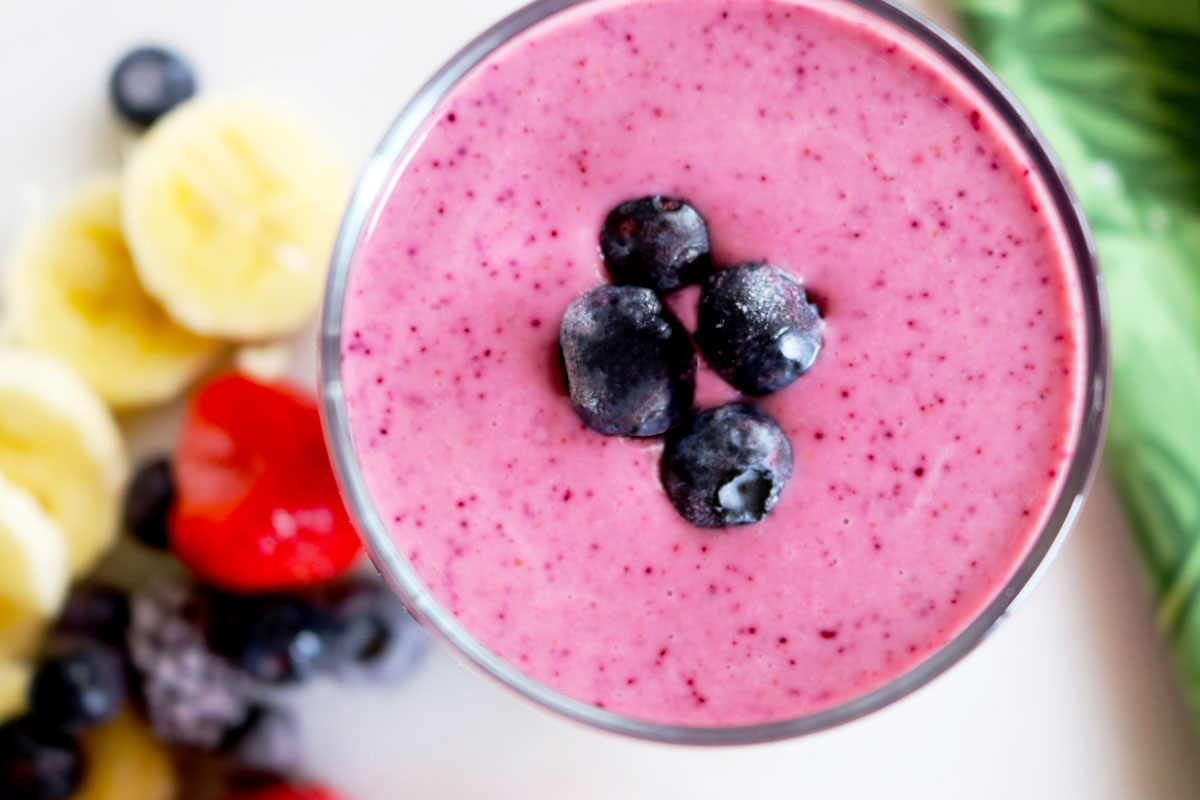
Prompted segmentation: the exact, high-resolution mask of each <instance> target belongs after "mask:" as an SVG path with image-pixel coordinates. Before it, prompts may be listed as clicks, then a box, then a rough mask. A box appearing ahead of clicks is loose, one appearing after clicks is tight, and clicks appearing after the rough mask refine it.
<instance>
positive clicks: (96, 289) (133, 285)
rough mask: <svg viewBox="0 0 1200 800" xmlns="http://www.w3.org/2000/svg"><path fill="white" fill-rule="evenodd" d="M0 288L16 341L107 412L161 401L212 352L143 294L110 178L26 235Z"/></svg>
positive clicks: (213, 346) (212, 345)
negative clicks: (56, 363)
mask: <svg viewBox="0 0 1200 800" xmlns="http://www.w3.org/2000/svg"><path fill="white" fill-rule="evenodd" d="M5 284H6V286H5V288H6V298H7V308H8V320H7V326H8V327H9V329H10V332H11V333H12V334H13V336H14V337H15V338H16V340H17V341H18V342H19V343H21V344H22V345H24V346H27V347H30V348H33V349H36V350H43V351H46V352H48V353H53V354H54V355H56V356H58V357H60V358H62V359H63V360H65V361H66V362H67V363H69V364H70V365H71V366H72V367H74V368H75V369H76V370H77V371H78V372H79V373H80V374H81V375H83V377H84V379H85V380H87V382H88V383H90V384H91V385H92V386H94V387H95V388H96V390H97V391H98V392H99V393H100V395H101V396H102V397H103V398H104V399H105V400H106V401H108V403H109V404H110V405H112V406H113V407H115V408H130V407H136V406H144V405H150V404H153V403H161V402H164V401H167V400H170V399H171V398H173V397H175V396H176V395H178V394H180V393H181V392H182V391H183V389H184V388H185V387H186V386H187V385H188V384H189V383H191V382H192V380H194V379H195V378H196V377H197V376H198V375H199V374H200V373H201V372H202V371H203V370H204V369H205V367H207V366H208V365H209V364H210V363H211V362H212V361H213V359H214V357H215V356H216V355H217V352H218V349H219V347H220V344H219V343H218V342H217V341H215V340H213V339H207V338H204V337H201V336H197V335H196V334H194V333H192V332H191V331H188V330H186V329H185V328H183V327H181V326H180V325H179V324H177V323H176V322H175V321H174V320H172V319H171V318H170V317H169V316H167V313H166V311H165V310H163V307H162V306H161V305H160V304H159V303H158V302H157V301H155V300H154V299H153V298H152V297H150V295H148V294H147V293H146V291H145V290H144V289H142V286H141V283H140V282H139V280H138V276H137V272H136V271H135V270H134V267H133V261H132V259H131V258H130V255H129V249H128V248H127V247H126V246H125V239H124V237H123V236H122V235H121V215H120V182H119V181H118V180H117V179H116V178H99V179H96V180H93V181H91V182H88V183H86V184H84V185H83V186H81V187H80V188H79V189H78V190H77V191H76V192H75V193H73V194H72V195H71V196H70V197H69V198H68V199H67V201H66V202H65V203H63V205H62V206H61V207H60V208H59V209H58V210H57V211H56V212H55V213H53V214H52V215H51V216H49V217H48V218H47V219H45V220H44V221H42V222H41V223H40V224H38V225H35V226H33V227H32V228H30V229H29V231H28V232H27V233H26V234H25V236H23V237H22V238H21V240H20V241H19V242H18V244H17V246H16V249H15V250H14V251H13V255H12V258H11V259H10V263H9V264H8V269H7V275H6V281H5Z"/></svg>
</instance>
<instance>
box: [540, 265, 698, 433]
mask: <svg viewBox="0 0 1200 800" xmlns="http://www.w3.org/2000/svg"><path fill="white" fill-rule="evenodd" d="M559 345H560V346H561V348H562V359H563V366H564V367H565V370H566V376H567V390H568V393H569V394H570V398H571V405H572V406H574V408H575V411H576V413H578V414H579V417H580V419H582V420H583V421H584V423H585V424H586V425H587V426H588V427H590V428H592V429H594V430H597V431H599V432H600V433H604V434H609V435H622V436H656V435H658V434H660V433H663V432H664V431H666V430H667V429H669V428H671V427H673V426H675V425H677V424H678V423H679V422H680V421H681V420H682V419H683V417H684V415H685V414H687V412H688V409H690V408H691V406H692V398H693V396H694V395H695V390H696V356H695V352H694V351H693V349H692V343H691V340H690V339H689V338H688V334H687V331H686V330H684V328H683V326H682V325H681V324H680V323H679V320H677V319H676V318H675V316H674V315H673V314H671V312H670V311H668V310H667V309H666V308H665V307H664V306H663V304H662V302H661V301H660V300H659V299H658V297H657V296H655V294H654V292H652V291H650V290H649V289H645V288H641V287H637V286H612V285H606V286H600V287H597V288H596V289H593V290H591V291H590V292H587V293H586V294H584V295H582V296H581V297H579V298H577V299H576V300H575V301H574V302H573V303H571V305H570V306H569V307H568V308H567V311H566V313H565V314H564V315H563V318H562V323H561V325H560V327H559Z"/></svg>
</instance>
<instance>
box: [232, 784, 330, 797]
mask: <svg viewBox="0 0 1200 800" xmlns="http://www.w3.org/2000/svg"><path fill="white" fill-rule="evenodd" d="M225 800H343V798H342V796H341V795H339V794H337V793H336V792H333V791H332V790H330V789H323V788H321V787H317V786H299V787H297V786H268V787H266V788H265V789H258V790H256V791H252V792H246V793H243V794H236V795H231V796H229V797H227V798H225Z"/></svg>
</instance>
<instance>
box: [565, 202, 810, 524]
mask: <svg viewBox="0 0 1200 800" xmlns="http://www.w3.org/2000/svg"><path fill="white" fill-rule="evenodd" d="M600 250H601V253H602V255H603V257H604V263H605V266H606V267H607V269H608V271H609V274H610V275H611V276H612V278H613V280H614V282H615V283H613V284H607V285H604V286H600V287H597V288H596V289H593V290H591V291H589V292H586V293H585V294H583V295H582V296H581V297H579V298H577V299H576V300H575V301H574V302H572V303H571V305H570V306H568V308H567V310H566V312H565V313H564V314H563V318H562V322H561V324H560V327H559V346H560V348H561V352H562V360H563V365H564V367H565V371H566V377H567V389H568V394H569V396H570V401H571V404H572V406H573V407H574V408H575V411H576V413H578V414H579V417H580V419H582V420H583V422H584V424H586V425H587V426H588V427H590V428H592V429H594V430H596V431H599V432H600V433H603V434H607V435H620V436H657V435H660V434H664V433H665V434H666V443H665V446H664V450H663V459H662V481H663V487H664V489H665V490H666V492H667V496H668V497H669V498H670V500H671V502H672V503H673V504H674V506H675V508H676V509H677V510H678V511H679V513H680V514H681V515H682V516H683V517H684V518H685V519H687V520H688V521H689V522H691V523H692V524H694V525H698V526H700V527H706V528H717V527H725V526H728V525H745V524H749V523H752V522H757V521H759V520H761V519H762V518H763V517H764V516H766V514H767V513H769V512H770V511H771V509H772V508H774V506H775V503H776V502H777V501H778V499H779V494H780V492H781V490H782V488H783V485H784V484H785V483H786V482H787V480H788V478H789V477H790V475H791V471H792V451H791V445H790V444H789V442H788V439H787V436H786V435H785V434H784V432H783V430H782V429H780V427H779V425H778V424H776V423H775V421H774V420H772V419H771V418H770V417H769V416H768V415H767V414H766V413H765V412H763V411H762V410H761V409H758V408H756V407H754V406H752V405H750V404H748V403H732V404H729V405H726V406H721V407H719V408H715V409H708V410H704V411H699V412H695V411H693V409H692V402H693V400H694V397H695V390H696V353H695V351H696V349H699V351H700V353H701V355H703V356H704V359H705V360H706V361H707V362H708V364H709V365H710V366H711V367H712V368H713V370H714V371H716V372H717V374H719V375H720V376H721V377H722V378H724V379H725V380H726V381H727V382H728V383H729V384H730V385H732V386H733V387H734V388H736V389H737V390H738V391H740V392H741V393H742V394H745V395H748V396H752V397H761V396H763V395H766V394H769V393H771V392H775V391H778V390H779V389H782V388H784V387H785V386H788V385H789V384H791V383H792V382H793V381H795V380H796V379H797V378H799V377H800V375H802V374H803V373H804V372H805V371H807V370H808V369H809V368H810V367H812V365H813V363H814V362H815V361H816V358H817V355H818V353H819V352H820V349H821V325H822V322H821V316H820V313H819V312H818V309H817V307H816V305H815V304H813V303H810V302H809V299H808V296H807V294H806V293H805V291H804V287H803V286H801V284H800V283H798V282H797V281H796V280H795V279H793V278H792V277H791V276H790V275H788V274H787V273H786V272H784V271H783V270H781V269H779V268H777V267H773V266H771V265H768V264H763V263H744V264H738V265H735V266H731V267H727V268H724V269H714V268H713V263H712V256H711V252H710V247H709V238H708V227H707V225H706V223H705V221H704V218H703V217H702V216H701V215H700V213H699V212H698V211H697V210H696V209H695V208H694V207H693V206H692V205H691V204H689V203H687V202H685V201H683V200H679V199H674V198H669V197H663V196H659V195H656V196H653V197H645V198H641V199H639V200H631V201H629V202H626V203H622V204H621V205H619V206H617V207H616V208H615V209H613V211H612V212H611V213H610V214H609V215H608V218H607V219H606V220H605V223H604V228H603V230H602V231H601V234H600ZM694 283H701V284H702V287H701V294H700V308H699V315H698V326H697V330H696V331H695V334H694V336H693V337H689V336H688V333H687V331H686V330H685V329H684V327H683V325H682V324H681V323H680V322H679V320H678V319H676V318H675V316H674V315H673V314H672V313H671V312H670V310H668V309H667V307H666V306H665V305H664V303H663V302H662V299H661V298H662V296H664V295H666V294H669V293H670V292H673V291H675V290H677V289H681V288H683V287H685V286H687V285H690V284H694ZM693 339H694V345H693Z"/></svg>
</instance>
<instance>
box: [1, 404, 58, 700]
mask: <svg viewBox="0 0 1200 800" xmlns="http://www.w3.org/2000/svg"><path fill="white" fill-rule="evenodd" d="M0 413H3V412H0ZM69 577H70V568H69V561H68V555H67V540H66V537H65V536H64V535H63V533H62V530H61V529H60V528H59V526H58V524H57V523H55V522H54V520H53V519H51V518H50V516H49V515H48V514H47V513H46V512H45V510H44V509H43V508H42V507H41V506H40V505H38V502H37V500H36V499H34V497H33V495H32V494H30V493H29V492H27V491H25V490H24V489H21V488H20V487H18V486H16V485H14V484H12V483H10V482H9V481H8V479H7V478H5V477H3V475H0V654H2V655H3V656H12V655H16V654H23V653H24V652H25V651H27V650H28V649H29V646H30V645H31V644H32V643H33V641H34V640H36V638H37V635H38V634H39V633H40V631H41V628H42V626H43V625H44V623H45V621H46V620H47V619H49V618H50V617H52V616H53V615H54V614H55V612H57V611H58V607H59V606H60V605H61V604H62V600H63V597H64V595H66V592H67V582H68V580H69ZM8 666H9V665H8V664H7V663H6V662H3V661H0V712H3V711H4V710H5V702H4V700H3V697H2V695H3V694H4V691H5V689H6V688H8V687H10V686H11V678H12V675H11V674H6V669H7V667H8Z"/></svg>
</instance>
